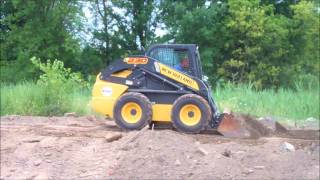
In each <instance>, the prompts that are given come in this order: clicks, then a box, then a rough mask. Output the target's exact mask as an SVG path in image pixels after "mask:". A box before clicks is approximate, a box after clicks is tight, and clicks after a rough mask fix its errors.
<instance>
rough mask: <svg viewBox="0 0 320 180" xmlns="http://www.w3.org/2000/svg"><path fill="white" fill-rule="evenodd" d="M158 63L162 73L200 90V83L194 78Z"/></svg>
mask: <svg viewBox="0 0 320 180" xmlns="http://www.w3.org/2000/svg"><path fill="white" fill-rule="evenodd" d="M158 65H159V68H160V73H161V74H162V75H164V76H166V77H168V78H170V79H173V80H175V81H177V82H179V83H182V84H184V85H186V86H189V87H191V88H193V89H195V90H197V91H199V85H198V83H197V82H196V81H195V80H193V79H192V78H190V77H188V76H186V75H184V74H183V73H181V72H179V71H176V70H174V69H172V68H170V67H168V66H166V65H163V64H161V63H158Z"/></svg>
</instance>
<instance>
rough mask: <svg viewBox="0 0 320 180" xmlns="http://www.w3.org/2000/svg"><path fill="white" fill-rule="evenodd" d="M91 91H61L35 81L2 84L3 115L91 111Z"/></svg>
mask: <svg viewBox="0 0 320 180" xmlns="http://www.w3.org/2000/svg"><path fill="white" fill-rule="evenodd" d="M89 100H90V91H89V90H80V91H71V92H70V91H59V89H51V88H47V87H43V86H39V85H37V84H35V83H34V82H24V83H21V84H17V85H6V84H2V85H1V115H7V114H17V115H43V116H47V115H63V114H64V113H65V112H76V113H78V114H80V115H84V114H89V113H91V111H90V108H89V105H88V103H89Z"/></svg>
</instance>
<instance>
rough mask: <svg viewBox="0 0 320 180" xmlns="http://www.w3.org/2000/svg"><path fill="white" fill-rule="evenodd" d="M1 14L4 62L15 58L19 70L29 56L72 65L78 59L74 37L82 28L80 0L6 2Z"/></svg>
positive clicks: (78, 49) (23, 66) (14, 0)
mask: <svg viewBox="0 0 320 180" xmlns="http://www.w3.org/2000/svg"><path fill="white" fill-rule="evenodd" d="M2 9H3V10H4V11H1V12H3V14H1V37H4V38H3V39H1V61H16V60H17V62H16V66H19V67H20V68H17V72H14V73H21V72H22V69H23V68H26V66H27V67H28V66H29V64H30V63H29V59H30V58H31V57H32V56H37V57H39V58H41V59H43V60H46V59H61V60H62V61H64V62H65V64H66V66H67V67H72V66H73V65H74V62H75V61H76V60H78V59H79V55H80V45H79V42H78V40H77V39H76V38H75V37H76V36H75V34H76V33H78V31H79V29H80V28H81V5H80V3H79V2H78V1H77V0H69V1H67V0H47V1H41V0H32V1H23V0H12V1H4V3H3V4H2Z"/></svg>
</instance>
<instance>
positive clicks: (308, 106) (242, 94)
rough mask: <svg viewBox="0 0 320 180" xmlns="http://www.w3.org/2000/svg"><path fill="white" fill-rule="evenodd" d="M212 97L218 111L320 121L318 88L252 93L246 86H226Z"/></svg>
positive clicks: (282, 89) (218, 89)
mask: <svg viewBox="0 0 320 180" xmlns="http://www.w3.org/2000/svg"><path fill="white" fill-rule="evenodd" d="M213 94H214V97H215V99H216V101H217V102H218V106H219V107H220V109H221V110H223V109H224V108H227V109H230V110H232V111H234V112H241V113H248V114H252V115H257V116H273V117H278V118H285V119H291V120H305V119H307V118H309V117H313V118H317V119H320V107H319V102H320V101H319V88H318V87H314V88H307V89H305V88H304V89H303V88H299V87H297V88H296V90H292V89H284V88H280V89H278V90H273V89H268V90H261V91H256V90H254V89H253V88H252V87H251V86H250V85H238V86H235V85H230V84H229V85H227V86H226V87H224V88H216V90H215V91H214V92H213Z"/></svg>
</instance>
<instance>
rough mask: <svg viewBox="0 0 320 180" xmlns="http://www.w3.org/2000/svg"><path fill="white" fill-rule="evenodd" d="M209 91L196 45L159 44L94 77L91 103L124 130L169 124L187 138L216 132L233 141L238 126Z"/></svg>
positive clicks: (116, 63) (115, 63) (113, 64)
mask: <svg viewBox="0 0 320 180" xmlns="http://www.w3.org/2000/svg"><path fill="white" fill-rule="evenodd" d="M211 92H212V91H211V87H210V85H209V83H208V82H207V77H206V76H204V75H203V72H202V68H201V61H200V56H199V52H198V48H197V46H196V45H195V44H160V45H153V46H151V47H150V48H149V49H148V50H147V51H146V52H145V54H144V55H141V56H128V57H126V58H124V59H119V60H116V61H114V62H113V63H112V64H110V65H109V66H108V67H107V68H106V69H104V70H103V71H102V72H101V73H100V74H99V75H98V76H97V78H96V82H95V84H94V87H93V97H92V101H91V104H92V107H93V109H94V110H95V111H96V112H99V113H101V114H104V115H106V116H108V117H110V118H113V119H114V120H115V122H116V124H117V125H118V126H119V127H120V128H122V129H125V130H139V129H142V128H143V127H144V126H147V125H149V124H150V123H152V122H171V123H172V125H173V126H174V128H176V129H177V130H178V131H181V132H185V133H199V132H201V131H203V130H206V129H208V128H216V129H218V132H220V133H221V134H223V135H231V136H233V134H234V133H235V132H240V131H242V130H241V128H240V126H241V123H239V122H237V121H236V120H234V119H233V118H232V117H231V115H230V114H222V113H220V112H219V110H218V107H217V104H216V102H215V101H214V99H213V97H212V96H211Z"/></svg>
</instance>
